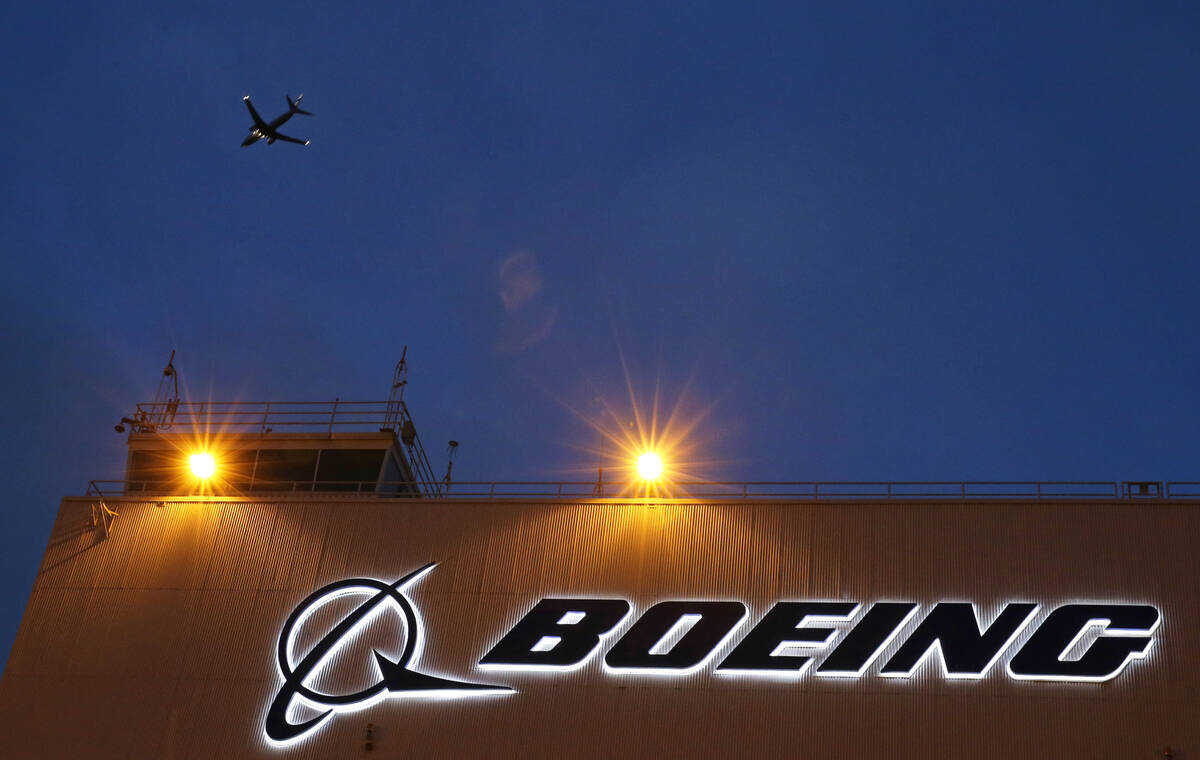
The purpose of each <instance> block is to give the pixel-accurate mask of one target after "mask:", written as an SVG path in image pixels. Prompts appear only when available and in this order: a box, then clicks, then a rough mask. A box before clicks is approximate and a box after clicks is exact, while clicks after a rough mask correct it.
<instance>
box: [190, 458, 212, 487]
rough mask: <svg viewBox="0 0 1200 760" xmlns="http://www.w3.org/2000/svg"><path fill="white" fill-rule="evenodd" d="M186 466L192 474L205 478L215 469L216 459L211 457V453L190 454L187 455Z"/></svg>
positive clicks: (209, 476)
mask: <svg viewBox="0 0 1200 760" xmlns="http://www.w3.org/2000/svg"><path fill="white" fill-rule="evenodd" d="M188 466H189V467H190V468H191V470H192V474H193V475H195V476H196V477H198V478H200V479H201V480H207V479H208V478H211V477H212V476H213V473H214V472H216V471H217V461H216V460H215V459H213V456H212V454H209V453H207V452H206V453H202V454H192V455H191V456H190V457H188Z"/></svg>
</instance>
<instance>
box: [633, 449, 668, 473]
mask: <svg viewBox="0 0 1200 760" xmlns="http://www.w3.org/2000/svg"><path fill="white" fill-rule="evenodd" d="M637 469H638V475H641V476H642V479H643V480H654V479H656V478H658V476H660V475H662V472H663V463H662V457H660V456H659V455H658V454H655V453H654V452H653V451H647V452H646V453H645V454H642V455H641V456H640V457H638V462H637Z"/></svg>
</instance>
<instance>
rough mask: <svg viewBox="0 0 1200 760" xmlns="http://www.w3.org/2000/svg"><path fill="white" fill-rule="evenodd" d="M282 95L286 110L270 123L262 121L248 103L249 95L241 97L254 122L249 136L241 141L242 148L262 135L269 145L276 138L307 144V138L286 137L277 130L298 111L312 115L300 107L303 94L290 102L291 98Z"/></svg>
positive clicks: (248, 145) (259, 138)
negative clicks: (284, 99) (286, 105)
mask: <svg viewBox="0 0 1200 760" xmlns="http://www.w3.org/2000/svg"><path fill="white" fill-rule="evenodd" d="M283 97H284V98H286V99H287V103H288V112H287V113H285V114H283V115H282V116H279V117H277V118H276V119H275V120H274V121H272V122H271V123H270V124H268V123H266V122H265V121H263V120H262V117H261V116H259V115H258V111H255V110H254V106H253V105H252V104H251V103H250V96H249V95H246V96H244V97H243V98H242V101H243V102H245V104H246V108H249V109H250V116H252V117H253V118H254V123H253V124H251V125H250V136H249V137H247V138H246V139H245V140H243V141H242V147H243V148H248V147H250V146H251V145H253V144H254V143H256V142H258V141H259V140H261V139H263V138H264V137H265V138H267V145H270V144H271V143H273V142H275V141H276V140H284V141H285V142H293V143H297V144H299V145H308V143H309V141H308V140H297V139H296V138H295V137H288V136H287V135H284V134H280V133H279V132H278V131H277V130H278V129H279V128H280V127H282V126H283V124H284V122H286V121H287V120H288V119H290V118H292V117H293V116H295V115H296V114H298V113H302V114H304V115H305V116H312V114H311V113H309V112H308V111H305V110H304V109H302V108H300V98H302V97H304V95H300V96H299V97H297V98H296V101H295V102H292V99H291V98H289V97H288V96H287V95H284V96H283Z"/></svg>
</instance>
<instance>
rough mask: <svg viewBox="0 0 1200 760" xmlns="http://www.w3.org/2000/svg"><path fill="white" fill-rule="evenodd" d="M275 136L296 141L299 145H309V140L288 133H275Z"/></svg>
mask: <svg viewBox="0 0 1200 760" xmlns="http://www.w3.org/2000/svg"><path fill="white" fill-rule="evenodd" d="M275 137H276V139H279V140H285V141H287V142H294V143H296V144H297V145H308V140H297V139H296V138H294V137H288V136H287V135H285V134H281V133H279V132H276V133H275Z"/></svg>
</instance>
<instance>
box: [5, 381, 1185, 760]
mask: <svg viewBox="0 0 1200 760" xmlns="http://www.w3.org/2000/svg"><path fill="white" fill-rule="evenodd" d="M399 410H400V407H398V406H396V405H395V404H383V405H347V404H345V403H344V402H338V403H336V404H332V405H311V406H305V407H300V406H296V405H286V406H285V405H275V406H274V407H272V408H259V407H255V408H249V407H246V406H244V405H230V406H228V407H219V408H218V407H213V406H211V405H210V406H209V408H208V409H207V410H206V411H205V410H199V411H197V410H194V409H190V408H189V407H188V405H184V406H183V407H180V408H178V409H176V410H173V411H172V416H173V417H174V415H175V414H176V413H177V412H178V413H179V414H180V415H183V416H186V415H187V414H195V415H196V417H195V418H193V420H192V422H193V423H194V424H191V425H190V426H189V425H185V424H182V423H180V422H179V421H178V420H175V424H174V425H173V426H164V425H161V424H157V423H155V420H156V419H159V418H158V417H156V416H155V415H156V414H159V413H161V412H162V410H161V409H156V408H153V407H151V408H149V409H144V410H142V413H143V414H144V416H142V417H136V416H135V418H133V419H130V420H127V421H128V422H130V423H131V424H133V425H134V432H133V433H131V435H130V439H129V458H128V465H127V475H126V478H125V480H124V481H122V482H119V483H113V484H96V487H93V488H91V489H89V493H88V495H85V496H79V497H73V496H72V497H67V498H64V499H63V501H62V503H61V505H60V507H59V513H58V518H57V521H56V523H55V525H54V528H53V532H52V535H51V537H50V540H49V543H48V545H47V548H46V553H45V557H44V558H43V561H42V565H41V569H40V571H39V574H38V576H37V580H36V583H35V586H34V589H33V593H32V595H31V597H30V600H29V604H28V607H27V609H26V613H25V616H24V619H23V621H22V623H21V627H20V630H19V632H18V634H17V638H16V642H15V644H14V646H13V649H12V653H11V655H10V657H9V660H8V664H7V667H6V669H5V672H4V676H3V679H2V680H0V746H4V747H6V750H5V752H4V756H5V757H9V758H43V757H94V758H129V757H161V758H201V757H204V758H208V757H222V758H235V757H247V758H359V757H367V756H378V757H401V756H403V757H428V758H432V757H513V756H526V757H550V756H554V757H588V758H591V757H604V758H608V757H634V756H637V757H640V756H647V755H648V756H658V757H672V758H673V757H696V756H701V757H730V756H776V757H839V758H866V757H893V758H918V757H919V758H930V757H935V758H940V757H970V758H1041V757H1045V758H1051V757H1053V758H1062V757H1079V758H1147V759H1149V758H1155V757H1159V758H1161V757H1179V758H1187V757H1200V727H1198V726H1200V724H1198V723H1197V721H1196V719H1195V713H1196V708H1197V707H1198V706H1200V701H1198V699H1197V696H1196V684H1197V683H1200V645H1198V644H1197V641H1198V633H1200V594H1198V592H1197V588H1196V586H1197V584H1196V579H1197V578H1198V577H1200V555H1198V554H1197V552H1196V551H1195V549H1194V546H1193V544H1194V542H1195V540H1196V538H1197V536H1200V511H1198V510H1197V506H1198V504H1197V498H1196V497H1197V495H1198V494H1200V489H1197V488H1196V487H1195V485H1194V484H1178V483H1165V484H1162V483H1125V484H1121V483H1116V484H1114V483H1106V484H1096V483H1090V484H1069V483H1056V484H1045V483H1043V484H1038V483H1003V484H965V483H964V484H958V483H956V484H812V483H803V484H802V483H793V484H771V485H762V484H683V485H680V484H677V485H676V486H675V490H674V492H673V494H672V495H673V497H674V498H649V499H644V498H636V497H632V496H621V495H610V496H600V495H596V494H595V493H593V492H594V490H596V489H595V488H594V484H590V483H587V484H584V483H573V484H546V485H531V484H459V483H455V484H453V486H449V485H447V483H446V482H445V481H443V480H440V479H438V478H436V477H435V476H434V475H433V472H432V470H431V468H430V467H429V463H428V460H427V458H425V456H424V453H423V451H421V450H420V442H419V439H417V438H416V435H415V427H410V426H411V418H410V417H408V416H407V410H403V413H402V414H400V413H399ZM358 412H361V414H358ZM214 414H216V415H218V416H220V417H221V419H222V420H224V422H223V423H222V424H221V425H214V424H213V422H212V421H213V415H214ZM201 419H202V420H203V424H201V423H200V420H201ZM406 421H407V422H408V425H409V426H406ZM168 428H169V429H168ZM197 431H202V432H197ZM212 431H219V432H212ZM198 448H208V449H210V450H215V451H216V452H217V455H218V463H217V473H216V474H215V475H214V476H213V477H212V478H209V479H207V480H200V479H198V478H194V477H191V476H189V475H188V474H187V470H186V464H187V462H188V459H189V457H190V456H191V455H192V454H193V453H196V451H197V449H198ZM607 490H608V492H610V493H614V494H615V493H616V490H615V489H614V488H613V487H612V486H609V488H608V489H607Z"/></svg>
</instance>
